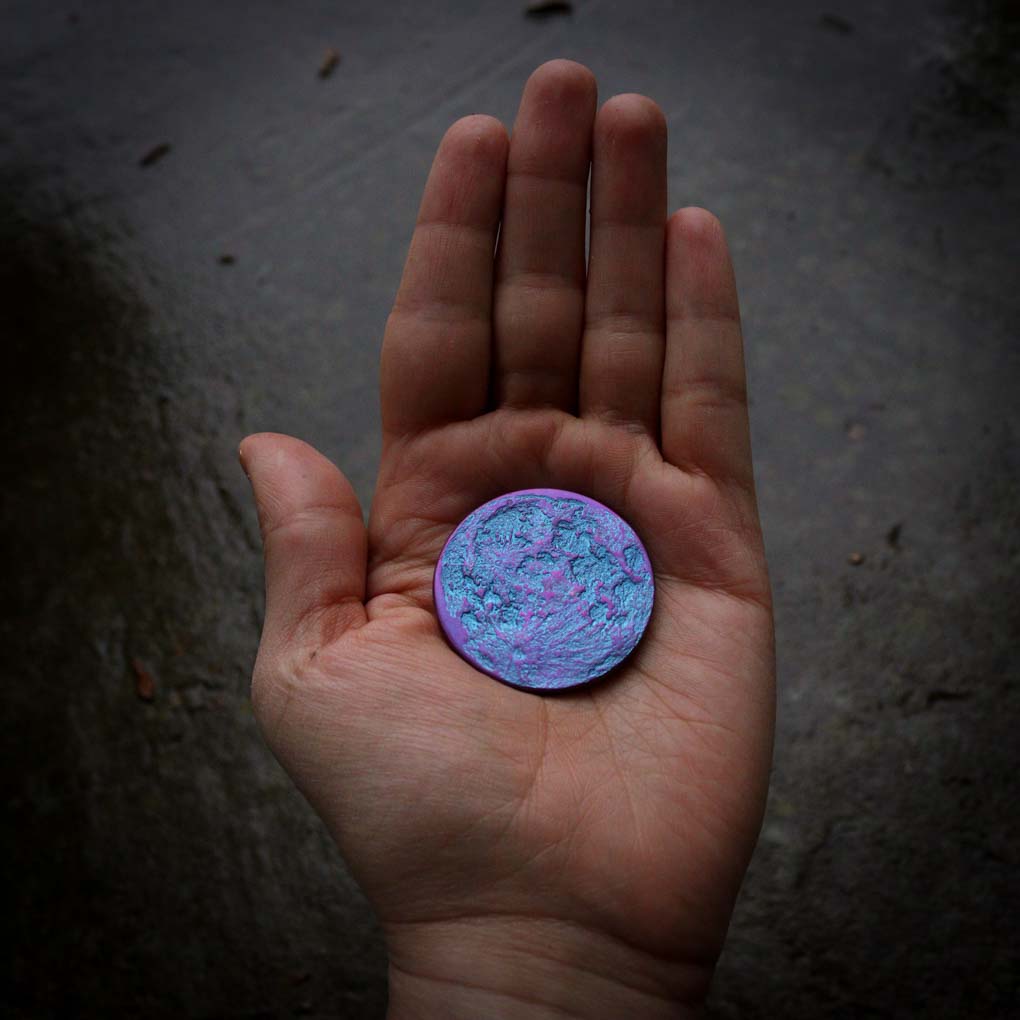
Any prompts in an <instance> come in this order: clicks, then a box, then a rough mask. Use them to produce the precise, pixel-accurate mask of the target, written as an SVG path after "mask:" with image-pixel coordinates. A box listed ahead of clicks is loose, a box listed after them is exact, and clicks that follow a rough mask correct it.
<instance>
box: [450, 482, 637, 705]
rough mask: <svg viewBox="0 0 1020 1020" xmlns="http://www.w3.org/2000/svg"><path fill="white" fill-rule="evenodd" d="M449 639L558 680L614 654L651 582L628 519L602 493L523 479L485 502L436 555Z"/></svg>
mask: <svg viewBox="0 0 1020 1020" xmlns="http://www.w3.org/2000/svg"><path fill="white" fill-rule="evenodd" d="M434 594H435V601H436V611H437V613H438V615H439V620H440V623H441V624H442V627H443V631H444V632H445V633H446V636H447V638H448V639H449V641H450V643H451V644H452V645H453V647H454V648H455V649H456V650H457V651H458V652H459V653H460V655H462V656H463V657H464V658H465V659H466V660H467V661H468V662H470V663H471V664H472V665H473V666H475V667H477V668H478V669H480V670H482V671H483V672H485V673H488V674H489V676H492V677H495V678H496V679H497V680H502V681H503V682H504V683H507V684H510V685H512V686H514V687H521V688H526V689H530V690H563V689H565V688H569V687H577V686H579V685H580V684H586V683H588V682H590V681H592V680H595V679H596V678H597V677H600V676H603V675H604V674H606V673H608V672H609V671H610V670H611V669H612V668H613V667H614V666H617V665H619V663H621V662H622V661H623V660H624V659H625V658H626V657H627V656H628V655H629V654H630V653H631V652H632V651H633V650H634V647H635V646H636V645H637V643H638V641H640V640H641V635H642V634H643V633H644V630H645V627H646V626H647V624H648V619H649V617H650V616H651V612H652V602H653V600H654V596H655V583H654V580H653V577H652V567H651V563H650V562H649V560H648V554H647V553H646V552H645V548H644V546H643V545H642V544H641V541H640V539H639V538H638V537H637V535H636V534H635V533H634V531H633V529H632V528H631V527H630V525H629V524H627V522H626V521H624V520H623V519H622V518H621V517H619V516H618V515H617V514H615V513H613V511H612V510H610V509H609V508H608V507H605V506H603V505H602V504H601V503H597V502H595V500H593V499H589V498H588V497H587V496H581V495H579V494H578V493H576V492H564V491H563V490H560V489H524V490H521V491H520V492H511V493H507V494H506V495H504V496H499V497H498V498H496V499H494V500H491V501H490V502H488V503H485V504H484V505H483V506H480V507H479V508H478V509H477V510H475V511H474V512H473V513H471V514H469V515H468V516H467V517H466V518H465V519H464V520H463V521H462V522H461V523H460V525H459V526H458V527H457V528H456V529H455V530H454V532H453V534H452V535H451V536H450V538H449V539H448V541H447V543H446V545H445V546H444V548H443V551H442V553H441V554H440V557H439V562H438V563H437V564H436V573H435V581H434Z"/></svg>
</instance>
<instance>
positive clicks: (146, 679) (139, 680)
mask: <svg viewBox="0 0 1020 1020" xmlns="http://www.w3.org/2000/svg"><path fill="white" fill-rule="evenodd" d="M131 668H132V669H133V670H134V671H135V694H137V695H138V697H139V698H141V700H142V701H155V699H156V681H155V678H154V677H153V675H152V674H151V673H150V672H149V671H148V670H147V669H146V668H145V664H144V663H143V662H142V660H141V659H134V658H133V659H132V660H131Z"/></svg>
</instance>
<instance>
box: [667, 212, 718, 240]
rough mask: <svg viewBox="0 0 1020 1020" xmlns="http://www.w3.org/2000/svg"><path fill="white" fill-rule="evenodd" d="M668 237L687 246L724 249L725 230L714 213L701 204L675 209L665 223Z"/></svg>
mask: <svg viewBox="0 0 1020 1020" xmlns="http://www.w3.org/2000/svg"><path fill="white" fill-rule="evenodd" d="M667 231H668V238H669V240H671V241H673V242H681V243H683V244H684V245H685V246H687V247H688V248H694V249H700V250H702V251H711V250H718V249H720V248H721V249H723V250H725V249H726V231H725V230H724V229H723V225H722V223H721V222H720V220H719V217H718V216H716V215H715V213H712V212H709V210H708V209H703V208H702V207H701V206H697V205H689V206H684V208H682V209H677V210H676V212H674V213H673V215H672V216H670V218H669V222H668V224H667Z"/></svg>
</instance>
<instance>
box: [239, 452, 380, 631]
mask: <svg viewBox="0 0 1020 1020" xmlns="http://www.w3.org/2000/svg"><path fill="white" fill-rule="evenodd" d="M239 455H240V459H241V465H242V466H243V468H244V470H245V473H246V474H247V475H248V478H249V480H250V481H251V484H252V489H253V490H254V493H255V504H256V507H257V509H258V516H259V528H260V529H261V531H262V543H263V551H264V554H265V561H266V621H265V628H264V632H263V642H268V643H269V644H271V645H274V646H279V645H284V644H286V643H288V642H290V641H292V640H293V639H294V638H295V637H299V636H303V637H308V638H311V639H312V641H313V642H317V643H324V642H327V641H329V640H331V639H332V638H334V637H337V636H338V635H339V634H340V633H342V632H343V631H344V630H346V629H347V628H349V627H351V626H356V625H359V624H360V623H362V622H364V619H365V610H364V606H363V600H364V597H365V560H366V540H365V526H364V524H363V522H362V517H361V507H360V506H359V505H358V499H357V497H356V496H355V494H354V490H353V489H352V488H351V485H350V483H349V482H348V481H347V479H346V478H344V476H343V475H342V474H341V473H340V472H339V471H338V470H337V469H336V467H334V466H333V464H332V463H331V462H330V461H328V460H327V459H326V458H325V457H323V456H322V454H321V453H318V452H316V451H315V450H313V449H312V447H310V446H308V445H307V443H302V442H301V441H300V440H299V439H292V438H291V437H290V436H281V435H275V434H274V433H271V432H263V433H259V434H257V435H254V436H249V437H248V438H247V439H245V440H244V442H243V443H242V444H241V449H240V454H239Z"/></svg>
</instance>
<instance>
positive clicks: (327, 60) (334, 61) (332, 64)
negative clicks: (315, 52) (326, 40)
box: [318, 47, 340, 78]
mask: <svg viewBox="0 0 1020 1020" xmlns="http://www.w3.org/2000/svg"><path fill="white" fill-rule="evenodd" d="M339 64H340V54H339V53H338V52H337V51H336V50H334V49H333V48H332V47H331V48H330V49H328V50H326V52H325V53H324V54H323V57H322V63H321V64H319V71H318V74H319V77H320V78H328V77H329V76H330V75H331V74H332V73H333V72H334V71H335V70H336V69H337V66H338V65H339Z"/></svg>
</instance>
